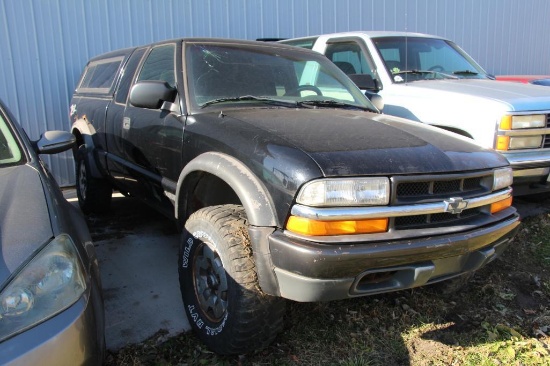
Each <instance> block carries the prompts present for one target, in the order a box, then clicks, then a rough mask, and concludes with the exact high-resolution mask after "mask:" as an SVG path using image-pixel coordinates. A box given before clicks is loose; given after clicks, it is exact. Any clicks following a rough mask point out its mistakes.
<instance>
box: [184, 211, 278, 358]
mask: <svg viewBox="0 0 550 366" xmlns="http://www.w3.org/2000/svg"><path fill="white" fill-rule="evenodd" d="M178 264H179V277H180V287H181V293H182V297H183V303H184V306H185V312H186V314H187V318H188V319H189V323H190V324H191V327H192V328H193V330H194V331H195V333H196V334H197V336H198V337H199V338H200V339H201V340H202V341H203V342H204V343H205V344H206V345H207V346H208V347H209V348H210V349H211V350H213V351H214V352H216V353H218V354H222V355H231V354H244V353H248V352H252V351H255V350H258V349H262V348H264V347H266V346H267V345H269V344H270V343H271V342H272V341H273V339H274V338H275V336H276V335H277V333H279V332H280V331H281V330H282V326H283V314H284V310H285V309H284V308H285V303H284V299H282V298H278V297H273V296H269V295H266V294H264V293H262V291H261V290H260V289H259V286H258V280H257V275H256V266H255V263H254V259H253V256H252V251H251V249H250V240H249V237H248V231H247V221H246V215H245V212H244V209H243V208H242V207H241V206H237V205H222V206H212V207H206V208H203V209H200V210H198V211H197V212H195V213H194V214H192V215H191V217H189V219H188V220H187V222H186V224H185V228H184V230H183V233H182V239H181V244H180V253H179V263H178Z"/></svg>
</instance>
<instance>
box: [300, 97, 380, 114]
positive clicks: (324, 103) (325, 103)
mask: <svg viewBox="0 0 550 366" xmlns="http://www.w3.org/2000/svg"><path fill="white" fill-rule="evenodd" d="M297 103H298V105H300V106H313V107H334V108H346V109H361V110H363V111H370V112H376V113H378V111H376V110H374V109H372V108H368V107H363V106H359V105H355V104H350V103H344V102H338V101H335V100H304V101H301V102H297Z"/></svg>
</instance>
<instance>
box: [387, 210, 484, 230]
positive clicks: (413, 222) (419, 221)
mask: <svg viewBox="0 0 550 366" xmlns="http://www.w3.org/2000/svg"><path fill="white" fill-rule="evenodd" d="M482 214H483V213H482V211H481V210H480V209H479V208H473V209H470V210H464V211H462V212H461V213H459V214H451V213H446V212H445V213H437V214H431V215H414V216H401V217H396V218H395V220H394V223H393V227H394V229H395V230H407V229H425V228H432V227H440V226H450V225H463V224H465V223H466V222H468V221H470V220H472V219H475V218H476V217H477V216H478V215H482Z"/></svg>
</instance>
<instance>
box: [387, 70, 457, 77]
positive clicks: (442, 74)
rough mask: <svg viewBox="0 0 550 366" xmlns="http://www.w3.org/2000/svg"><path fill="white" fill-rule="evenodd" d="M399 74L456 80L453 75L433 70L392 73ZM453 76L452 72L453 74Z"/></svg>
mask: <svg viewBox="0 0 550 366" xmlns="http://www.w3.org/2000/svg"><path fill="white" fill-rule="evenodd" d="M400 74H412V75H424V74H430V75H441V76H443V77H444V78H448V79H458V78H457V77H456V76H454V75H450V74H447V73H444V72H441V71H435V70H404V71H399V72H395V73H393V75H400ZM453 74H454V72H453Z"/></svg>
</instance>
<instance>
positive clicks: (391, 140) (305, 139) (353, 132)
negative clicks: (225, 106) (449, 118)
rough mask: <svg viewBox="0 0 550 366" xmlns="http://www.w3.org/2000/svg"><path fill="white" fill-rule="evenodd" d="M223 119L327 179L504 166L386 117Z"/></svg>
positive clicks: (307, 114) (265, 112) (315, 114)
mask: <svg viewBox="0 0 550 366" xmlns="http://www.w3.org/2000/svg"><path fill="white" fill-rule="evenodd" d="M224 114H225V115H226V118H232V119H235V120H239V121H243V122H245V123H247V124H249V125H253V126H254V127H256V128H259V129H261V130H263V131H265V132H267V133H268V134H269V136H277V137H278V138H280V139H282V140H283V141H286V143H287V144H288V145H290V146H293V147H295V148H297V149H300V150H302V151H303V152H305V153H306V154H308V155H309V156H310V157H311V158H312V159H313V160H314V161H315V163H316V164H317V165H318V166H319V168H320V169H321V171H322V172H323V174H324V175H325V176H327V177H329V176H360V175H395V174H422V173H448V172H459V171H472V170H480V169H487V168H494V167H498V166H504V165H508V162H507V161H506V159H504V158H503V157H502V156H500V155H499V154H497V153H495V152H493V151H489V150H486V149H483V148H480V147H479V146H477V145H475V144H473V143H471V142H470V140H467V139H465V138H462V137H459V136H458V135H456V134H453V133H450V132H445V131H442V130H440V129H436V128H433V127H430V126H426V125H423V124H420V123H416V122H411V121H408V120H405V119H401V118H397V117H392V116H387V115H380V114H375V113H370V112H363V111H358V110H344V109H324V108H323V109H249V110H225V111H224ZM255 139H256V137H253V138H252V140H255Z"/></svg>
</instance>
